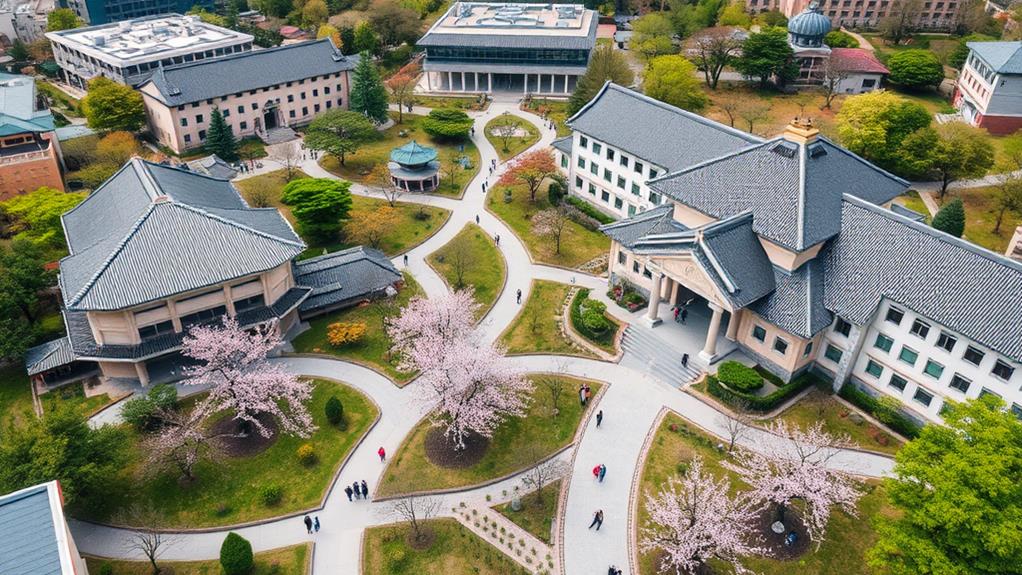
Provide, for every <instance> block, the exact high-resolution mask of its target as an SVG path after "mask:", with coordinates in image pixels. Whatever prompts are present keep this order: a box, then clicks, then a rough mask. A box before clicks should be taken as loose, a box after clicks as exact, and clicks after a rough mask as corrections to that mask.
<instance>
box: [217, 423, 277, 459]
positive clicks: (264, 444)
mask: <svg viewBox="0 0 1022 575" xmlns="http://www.w3.org/2000/svg"><path fill="white" fill-rule="evenodd" d="M256 419H257V420H258V421H259V423H261V424H262V425H263V427H265V428H266V429H268V430H269V431H270V435H269V436H268V437H267V436H263V435H262V434H261V433H259V432H258V431H256V430H255V429H254V428H253V429H252V430H251V431H250V432H249V433H247V434H246V433H245V429H244V427H243V426H242V422H241V421H239V420H237V419H234V418H232V417H224V418H223V419H221V420H220V421H218V422H216V423H214V424H213V433H214V434H215V435H217V436H219V441H220V449H222V450H223V451H224V453H225V454H227V455H228V456H230V457H251V456H253V455H257V454H259V453H262V452H264V451H266V450H267V449H269V448H270V446H271V445H273V444H274V443H276V441H277V437H278V433H277V420H276V419H274V418H273V416H272V415H270V414H269V413H260V414H259V415H258V416H256Z"/></svg>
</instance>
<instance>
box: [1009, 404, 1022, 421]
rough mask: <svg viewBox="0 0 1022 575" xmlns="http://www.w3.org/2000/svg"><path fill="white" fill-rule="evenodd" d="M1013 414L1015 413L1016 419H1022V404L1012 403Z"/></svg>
mask: <svg viewBox="0 0 1022 575" xmlns="http://www.w3.org/2000/svg"><path fill="white" fill-rule="evenodd" d="M1011 414H1012V415H1014V416H1015V418H1016V419H1022V405H1019V404H1017V403H1013V404H1011Z"/></svg>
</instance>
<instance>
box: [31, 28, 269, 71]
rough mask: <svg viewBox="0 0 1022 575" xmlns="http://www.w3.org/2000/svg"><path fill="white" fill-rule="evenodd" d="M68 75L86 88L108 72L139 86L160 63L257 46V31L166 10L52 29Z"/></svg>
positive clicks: (194, 59) (58, 58) (60, 62)
mask: <svg viewBox="0 0 1022 575" xmlns="http://www.w3.org/2000/svg"><path fill="white" fill-rule="evenodd" d="M46 37H47V38H49V39H50V42H51V43H52V44H53V56H54V58H55V59H56V61H57V64H58V65H59V66H60V68H61V75H62V76H63V77H64V80H65V81H66V82H67V83H68V84H71V85H72V86H76V87H79V88H82V89H84V88H85V87H86V85H87V84H88V82H89V80H91V79H92V78H95V77H96V76H106V77H107V78H110V79H111V80H114V81H117V82H120V83H122V84H128V85H137V84H139V83H141V82H142V81H144V80H145V79H146V78H148V77H149V76H150V74H152V72H153V71H154V70H156V69H157V68H159V67H160V66H173V65H175V64H185V63H189V62H197V61H199V60H205V59H208V58H218V57H222V56H227V55H230V54H237V53H240V52H247V51H249V50H251V49H252V36H251V35H249V34H243V33H241V32H236V31H234V30H228V29H227V28H221V27H220V26H213V25H212V24H207V23H205V22H203V21H202V20H199V18H198V17H197V16H181V15H180V14H166V15H163V16H154V17H151V18H140V19H138V20H128V21H125V22H118V23H115V24H104V25H101V26H91V27H88V28H76V29H74V30H64V31H61V32H47V33H46Z"/></svg>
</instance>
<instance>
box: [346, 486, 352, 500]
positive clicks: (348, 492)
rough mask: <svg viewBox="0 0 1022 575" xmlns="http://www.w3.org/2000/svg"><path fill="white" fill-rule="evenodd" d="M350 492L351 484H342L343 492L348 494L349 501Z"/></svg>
mask: <svg viewBox="0 0 1022 575" xmlns="http://www.w3.org/2000/svg"><path fill="white" fill-rule="evenodd" d="M352 493H353V492H352V490H351V486H350V485H345V486H344V494H345V495H347V496H348V501H351V494H352Z"/></svg>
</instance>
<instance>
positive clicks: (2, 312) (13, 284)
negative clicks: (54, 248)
mask: <svg viewBox="0 0 1022 575" xmlns="http://www.w3.org/2000/svg"><path fill="white" fill-rule="evenodd" d="M45 261H46V260H45V255H44V253H43V250H42V249H41V248H40V247H39V246H38V245H36V244H35V243H34V242H30V241H28V240H19V239H16V240H14V241H12V242H11V244H10V246H9V247H2V246H0V318H3V319H0V358H3V359H8V360H17V359H20V358H21V357H22V356H23V355H24V353H25V350H26V349H28V347H29V346H31V345H32V343H34V342H35V336H36V334H37V331H38V322H37V320H38V309H39V294H40V293H41V292H42V290H44V289H46V288H47V287H50V286H51V285H53V284H54V283H55V280H56V274H54V273H53V272H49V271H46V270H45V269H44V268H43V263H44V262H45Z"/></svg>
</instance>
